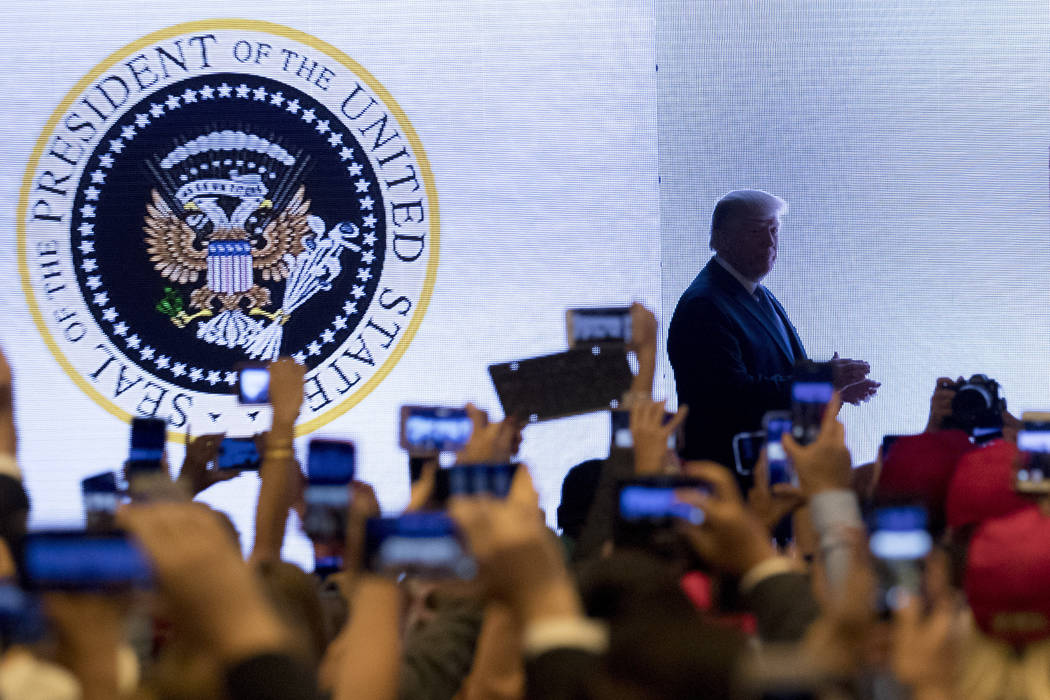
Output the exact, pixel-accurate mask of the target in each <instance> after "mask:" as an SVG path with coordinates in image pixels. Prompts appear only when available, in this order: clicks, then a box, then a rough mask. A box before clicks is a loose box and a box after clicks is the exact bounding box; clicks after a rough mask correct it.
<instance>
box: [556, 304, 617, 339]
mask: <svg viewBox="0 0 1050 700" xmlns="http://www.w3.org/2000/svg"><path fill="white" fill-rule="evenodd" d="M566 321H567V326H568V335H569V347H577V346H580V345H589V344H594V343H629V342H631V309H630V307H626V306H623V307H614V308H605V309H569V311H568V312H567V313H566Z"/></svg>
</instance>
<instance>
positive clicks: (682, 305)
mask: <svg viewBox="0 0 1050 700" xmlns="http://www.w3.org/2000/svg"><path fill="white" fill-rule="evenodd" d="M763 289H765V288H764V287H763ZM765 291H766V294H767V295H768V297H769V299H770V300H771V301H772V304H773V306H774V307H775V309H776V312H777V313H778V314H779V315H780V318H781V320H782V321H783V322H784V327H785V329H786V330H787V332H788V335H789V336H790V344H791V347H790V348H789V347H788V345H786V344H785V343H784V338H783V336H782V335H781V333H780V331H779V330H778V329H777V327H776V325H775V321H774V320H773V319H771V318H770V317H769V316H768V314H767V312H766V311H764V310H763V309H762V307H761V306H760V305H759V302H758V301H756V300H755V298H754V297H753V296H751V295H750V294H748V293H747V290H746V289H744V287H743V285H741V284H740V282H738V281H737V279H736V278H735V277H733V275H732V274H730V273H729V271H728V270H726V269H725V268H724V267H722V266H721V265H720V264H719V263H718V262H716V261H715V259H714V258H711V260H710V262H708V263H707V265H706V266H705V267H704V269H703V270H701V271H700V274H699V275H697V276H696V279H695V280H693V283H692V284H690V285H689V288H688V289H686V290H685V293H684V294H682V298H681V299H679V300H678V305H677V306H676V307H675V310H674V316H673V317H672V318H671V327H670V331H669V332H668V336H667V354H668V355H669V356H670V360H671V367H672V368H673V369H674V377H675V382H676V383H677V385H678V403H679V405H681V404H688V405H689V415H688V417H687V418H686V421H685V447H684V450H683V452H682V454H683V456H684V457H686V458H687V459H711V460H714V461H717V462H720V463H721V464H723V465H725V466H727V467H729V468H730V469H732V468H733V464H734V461H733V436H734V435H736V434H737V433H741V432H748V431H753V430H760V429H761V427H762V415H763V414H764V413H765V412H766V411H772V410H777V409H786V408H788V407H789V406H790V403H791V397H790V386H791V374H792V369H793V367H794V363H795V362H796V361H797V360H801V359H804V358H805V357H806V350H805V348H804V347H803V346H802V341H801V340H800V339H799V337H798V332H797V331H796V330H795V327H794V326H793V325H791V321H790V320H788V317H787V314H786V313H785V312H784V307H783V306H781V305H780V302H779V301H777V300H776V298H775V297H774V296H773V294H772V293H771V292H769V290H768V289H766V290H765Z"/></svg>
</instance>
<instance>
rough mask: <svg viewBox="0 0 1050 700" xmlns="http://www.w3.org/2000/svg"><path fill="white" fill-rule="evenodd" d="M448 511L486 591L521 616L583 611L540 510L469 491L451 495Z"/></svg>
mask: <svg viewBox="0 0 1050 700" xmlns="http://www.w3.org/2000/svg"><path fill="white" fill-rule="evenodd" d="M448 511H449V515H451V516H452V518H453V519H454V520H455V521H456V524H457V525H458V526H459V528H460V531H461V533H462V534H463V536H464V537H465V538H466V540H467V543H468V545H469V547H470V550H471V552H473V554H474V557H475V559H477V562H478V565H479V567H480V569H481V577H482V582H483V583H484V584H485V586H486V589H487V591H488V594H489V595H490V597H492V598H493V599H495V600H498V601H502V602H504V603H506V604H507V605H509V606H510V608H511V610H512V611H513V612H514V613H515V614H516V615H517V617H518V619H519V620H520V621H522V622H524V623H528V622H530V621H535V620H538V619H542V618H554V617H580V616H582V606H581V604H580V600H579V596H578V594H577V593H576V588H575V586H574V585H573V583H572V579H571V577H570V575H569V573H568V570H567V569H566V567H565V561H564V558H563V555H562V553H561V551H560V550H559V548H558V543H557V541H556V540H555V539H554V538H553V537H552V535H551V533H550V531H549V530H547V528H546V527H545V526H544V524H543V521H542V519H541V518H540V514H539V511H538V510H536V509H535V508H533V507H530V506H529V505H526V504H523V503H520V502H518V501H515V500H509V499H508V500H496V499H493V498H489V497H487V496H477V497H476V496H471V497H453V498H451V499H450V500H449V509H448Z"/></svg>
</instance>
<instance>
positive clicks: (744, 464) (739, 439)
mask: <svg viewBox="0 0 1050 700" xmlns="http://www.w3.org/2000/svg"><path fill="white" fill-rule="evenodd" d="M765 446H766V431H765V430H756V431H755V432H753V433H737V434H736V435H734V436H733V461H734V463H735V464H736V472H737V474H740V475H741V476H750V475H751V474H752V473H753V472H754V471H755V465H756V464H758V458H759V457H760V456H761V455H762V450H763V449H764V448H765Z"/></svg>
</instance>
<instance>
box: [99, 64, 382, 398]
mask: <svg viewBox="0 0 1050 700" xmlns="http://www.w3.org/2000/svg"><path fill="white" fill-rule="evenodd" d="M154 99H155V100H156V101H151V102H150V104H149V109H147V110H144V111H142V112H140V113H136V114H134V115H133V116H132V115H130V113H129V115H128V116H129V117H130V119H129V122H128V123H127V124H125V125H123V126H121V127H120V137H119V138H116V139H112V140H110V141H109V149H108V150H107V152H104V153H102V154H101V155H99V156H98V159H97V160H98V162H97V166H96V168H95V170H94V171H93V172H91V174H90V177H91V186H90V187H88V188H87V189H85V190H84V199H85V200H86V202H87V201H91V202H97V201H98V198H99V196H100V194H101V193H102V190H101V189H99V188H98V187H95V185H100V186H102V187H105V184H106V177H107V176H108V174H109V173H108V172H107V171H108V170H111V169H112V168H113V165H114V163H115V162H116V157H117V156H119V155H121V153H122V152H123V151H124V149H125V148H126V146H127V144H128V143H130V142H132V141H134V140H135V139H136V138H137V137H138V136H139V134H140V131H141V130H143V129H145V128H146V127H148V126H149V125H150V124H151V123H152V122H153V121H154V120H157V119H160V118H161V117H163V116H164V115H165V114H166V113H168V112H173V111H175V110H177V109H181V108H182V107H183V106H185V105H189V104H196V103H198V102H207V101H209V100H227V99H228V100H248V101H256V102H264V103H268V104H270V105H272V106H274V107H277V108H280V109H284V110H285V111H287V112H289V113H290V114H293V115H296V116H298V117H299V118H300V119H302V120H303V122H305V123H307V124H310V125H312V126H313V128H314V130H316V131H317V133H318V134H319V135H321V136H325V134H327V137H325V140H326V141H327V143H328V145H329V146H330V147H331V148H332V149H333V150H334V151H335V152H336V153H337V155H338V157H339V159H340V161H341V162H343V163H345V164H346V170H347V173H348V177H349V178H350V179H351V182H352V183H353V185H354V188H355V191H356V194H358V195H362V194H363V195H364V196H363V197H360V198H359V199H358V204H359V205H360V207H361V209H362V210H367V211H369V212H371V211H372V210H373V207H374V206H375V201H374V200H373V199H372V198H371V197H370V196H369V195H368V194H367V192H368V189H369V188H370V187H371V185H372V183H371V182H369V181H368V180H367V179H366V178H364V177H363V174H362V173H363V170H364V168H363V166H362V165H361V164H360V163H358V162H357V160H356V154H355V152H354V148H353V145H352V144H353V139H352V138H351V139H350V142H351V144H350V145H347V144H345V143H344V142H343V139H344V138H345V135H344V134H343V133H342V132H340V131H338V129H336V128H333V127H332V124H331V122H330V121H329V120H326V119H319V118H318V117H317V113H316V111H315V108H313V107H310V106H306V107H304V105H303V104H302V103H300V101H299V99H298V98H293V99H291V100H289V99H287V98H286V97H285V96H284V94H283V93H282V92H280V91H278V92H272V93H271V92H269V91H268V90H267V89H266V88H265V87H264V86H262V85H259V86H256V87H252V86H249V85H248V84H247V83H241V84H239V85H236V86H231V85H229V84H228V83H226V82H223V83H222V84H220V85H217V86H212V85H208V84H205V85H204V86H202V87H201V88H199V89H197V90H194V89H191V88H186V89H185V90H184V91H183V92H181V93H178V94H175V93H170V94H166V95H164V96H163V97H161V96H160V95H157V96H155V98H154ZM234 164H236V165H237V166H242V165H244V163H243V162H240V161H237V162H236V163H234V162H233V161H231V160H229V159H226V160H222V161H220V160H215V161H213V162H212V163H211V166H212V167H216V168H218V167H223V166H231V165H234ZM248 165H249V168H255V164H254V163H251V164H248ZM199 168H200V169H201V170H208V168H209V164H208V163H202V164H201V165H200V166H199ZM257 170H258V171H259V172H260V173H264V172H265V171H266V168H265V167H258V168H257ZM193 174H197V172H194V173H193ZM269 177H270V178H271V179H275V178H276V177H277V174H276V173H273V172H271V173H269ZM181 179H183V180H187V179H188V177H187V176H186V175H185V174H183V175H182V176H181ZM86 202H85V204H84V205H83V206H82V207H81V208H80V209H79V211H80V214H81V216H82V218H83V219H85V220H87V219H94V218H95V213H96V208H97V205H91V204H87V203H86ZM376 223H377V219H376V217H375V215H374V214H373V213H369V214H367V215H366V216H364V217H363V219H362V224H363V226H364V227H365V229H366V231H365V234H364V236H363V237H362V242H363V243H364V245H365V246H366V247H367V249H366V250H365V251H364V252H363V253H362V255H361V262H362V265H361V266H360V267H358V268H357V269H356V271H355V273H356V274H355V284H354V285H353V286H352V289H351V293H350V299H348V300H347V301H346V302H345V303H344V304H343V306H342V308H341V310H340V311H341V313H340V314H338V315H337V316H336V317H335V318H334V319H333V320H332V322H331V324H330V325H329V327H327V328H325V330H324V331H322V332H321V334H320V336H318V338H316V339H314V340H312V341H311V342H310V343H308V344H307V345H306V347H305V348H303V349H302V350H299V351H298V352H295V353H293V354H292V357H293V358H294V359H295V361H296V362H299V363H304V362H305V361H306V358H307V357H308V356H315V355H319V354H320V353H321V352H322V350H323V349H324V348H325V347H326V346H328V345H330V344H332V343H334V342H335V341H336V337H337V336H338V335H339V334H340V333H341V332H342V331H345V330H346V328H347V327H349V325H350V319H351V318H352V317H353V316H354V315H356V314H358V313H360V309H359V308H358V301H359V300H360V299H361V298H362V297H364V296H365V287H366V285H367V283H368V281H369V280H371V279H372V278H373V277H374V272H373V270H372V267H373V265H374V263H375V262H376V255H375V252H374V250H373V249H374V246H375V243H376V240H377V236H376V234H375V226H376ZM369 229H370V230H369ZM78 230H79V232H80V233H81V235H92V234H93V233H94V224H93V223H89V222H87V221H85V222H84V223H82V224H81V225H80V227H79V229H78ZM79 248H80V250H81V252H82V253H83V254H84V255H89V254H91V253H93V252H94V242H92V241H86V240H85V241H82V242H81V243H80V246H79ZM81 269H83V270H84V272H86V273H96V272H97V271H98V261H97V260H96V259H94V258H87V257H85V258H84V259H83V260H82V261H81ZM356 282H361V284H356ZM87 286H88V287H89V288H90V289H91V290H92V291H93V292H96V293H94V295H93V297H92V302H93V303H94V304H95V305H96V306H98V307H100V308H101V311H100V316H101V318H102V319H104V320H105V321H106V322H108V323H109V324H110V326H111V327H112V334H113V336H114V338H118V337H119V338H120V339H121V340H122V341H123V342H124V344H125V345H126V346H127V352H128V354H131V351H134V352H136V353H137V354H138V356H139V358H140V359H141V360H142V361H144V362H149V363H151V364H152V365H153V366H154V367H155V368H156V369H157V370H158V371H160V370H163V371H166V372H169V373H170V374H171V375H172V376H173V377H175V378H181V377H183V376H185V377H187V378H189V379H190V380H191V381H193V382H202V381H203V382H207V383H208V384H209V385H211V386H213V387H214V386H216V385H218V384H220V383H222V384H226V385H228V386H234V385H236V383H237V373H236V372H233V371H228V370H218V369H208V368H201V367H194V366H191V365H188V364H186V363H183V362H177V361H173V360H172V358H170V357H168V356H167V355H163V354H158V351H157V350H156V349H155V348H153V347H151V346H150V345H148V344H145V343H144V341H143V340H142V339H141V338H140V337H139V336H138V334H136V333H131V334H130V335H129V332H130V330H131V329H130V327H129V326H128V324H127V323H125V322H124V321H122V320H121V319H120V314H119V313H118V312H117V311H116V309H115V308H113V306H111V305H110V299H109V295H108V293H107V292H106V291H105V289H104V285H103V283H102V278H101V276H100V275H98V274H93V275H91V276H89V277H88V278H87ZM100 288H101V289H102V291H97V290H99V289H100Z"/></svg>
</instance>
